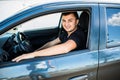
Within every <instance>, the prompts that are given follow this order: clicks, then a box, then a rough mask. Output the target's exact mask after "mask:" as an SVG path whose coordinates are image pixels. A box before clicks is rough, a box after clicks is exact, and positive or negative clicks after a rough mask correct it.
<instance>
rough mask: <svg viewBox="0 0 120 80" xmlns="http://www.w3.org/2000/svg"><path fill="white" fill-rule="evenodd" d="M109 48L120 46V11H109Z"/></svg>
mask: <svg viewBox="0 0 120 80" xmlns="http://www.w3.org/2000/svg"><path fill="white" fill-rule="evenodd" d="M107 31H108V32H107V47H112V46H117V45H120V9H115V8H113V9H110V8H108V9H107Z"/></svg>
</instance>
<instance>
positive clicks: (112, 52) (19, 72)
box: [0, 1, 120, 80]
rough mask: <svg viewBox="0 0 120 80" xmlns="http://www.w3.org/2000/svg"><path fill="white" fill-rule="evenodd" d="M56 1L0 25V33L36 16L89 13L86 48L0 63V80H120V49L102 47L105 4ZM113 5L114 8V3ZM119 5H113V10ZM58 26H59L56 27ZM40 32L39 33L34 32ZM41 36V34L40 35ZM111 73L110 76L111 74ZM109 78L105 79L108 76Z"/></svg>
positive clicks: (104, 35)
mask: <svg viewBox="0 0 120 80" xmlns="http://www.w3.org/2000/svg"><path fill="white" fill-rule="evenodd" d="M88 3H89V2H79V1H77V2H58V3H51V4H45V5H39V6H36V7H33V8H30V9H28V10H25V11H23V12H20V13H18V14H16V15H14V16H12V17H10V18H9V19H6V20H5V21H3V22H1V23H0V34H2V33H4V32H6V31H7V30H9V29H11V28H13V27H15V26H17V25H19V24H21V23H23V22H26V21H28V20H31V19H33V18H36V17H38V16H42V15H45V14H49V13H55V12H61V11H69V10H86V9H87V10H90V24H89V32H88V43H87V46H88V47H87V49H84V50H78V51H72V52H69V53H67V54H64V55H56V56H49V57H38V58H34V59H29V60H23V61H20V62H18V63H16V62H11V61H10V62H5V63H2V64H0V79H1V80H7V79H8V80H20V79H22V80H29V79H32V80H38V79H42V80H114V79H120V77H119V72H118V70H119V69H120V68H119V66H120V54H119V53H120V50H119V46H118V47H115V48H106V27H105V26H106V20H105V17H106V16H105V15H106V14H105V10H106V5H108V4H107V3H105V4H98V3H89V4H88ZM114 6H116V5H115V4H114ZM118 6H119V5H118V4H117V7H118ZM58 26H59V25H58ZM38 33H40V32H38ZM41 35H42V33H41ZM113 72H114V73H115V72H116V74H114V75H112V73H113ZM108 76H109V77H108Z"/></svg>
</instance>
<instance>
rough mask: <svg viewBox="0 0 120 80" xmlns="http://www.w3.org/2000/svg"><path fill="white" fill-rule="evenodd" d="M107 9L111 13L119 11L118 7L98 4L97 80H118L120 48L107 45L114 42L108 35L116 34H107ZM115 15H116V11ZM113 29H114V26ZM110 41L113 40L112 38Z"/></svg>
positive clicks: (119, 77) (119, 73)
mask: <svg viewBox="0 0 120 80" xmlns="http://www.w3.org/2000/svg"><path fill="white" fill-rule="evenodd" d="M110 6H111V7H110ZM107 9H113V10H112V12H111V13H113V12H114V13H115V11H114V9H119V5H116V4H109V6H107V5H105V4H100V44H99V70H98V80H119V79H120V71H119V70H120V46H119V44H117V45H115V46H109V45H108V44H109V43H112V42H114V41H110V39H109V38H110V37H109V35H111V34H112V33H114V34H115V33H116V32H114V30H113V29H112V30H111V33H109V31H108V25H109V24H108V21H107V20H108V19H107V18H108V17H110V15H109V16H108V15H107V14H108V13H107ZM109 13H110V12H109ZM116 13H117V10H116ZM114 17H115V16H114ZM110 18H111V17H110ZM111 20H112V19H111ZM116 21H117V20H115V22H116ZM111 24H113V23H111ZM109 26H111V25H109ZM119 26H120V25H119ZM119 26H117V27H119ZM113 28H115V26H114V27H113ZM114 36H116V35H114ZM118 39H119V38H118ZM111 40H114V38H113V39H111ZM118 41H119V40H118Z"/></svg>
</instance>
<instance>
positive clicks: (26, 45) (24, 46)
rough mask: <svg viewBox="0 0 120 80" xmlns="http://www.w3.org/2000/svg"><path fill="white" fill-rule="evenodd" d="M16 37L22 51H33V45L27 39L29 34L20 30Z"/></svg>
mask: <svg viewBox="0 0 120 80" xmlns="http://www.w3.org/2000/svg"><path fill="white" fill-rule="evenodd" d="M16 38H17V43H18V45H19V47H20V49H21V50H20V51H24V52H30V51H32V45H31V44H30V41H29V40H28V39H27V36H26V35H25V34H24V33H22V32H18V33H17V34H16Z"/></svg>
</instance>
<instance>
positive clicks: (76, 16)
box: [62, 11, 79, 19]
mask: <svg viewBox="0 0 120 80" xmlns="http://www.w3.org/2000/svg"><path fill="white" fill-rule="evenodd" d="M69 14H73V15H74V16H75V18H76V19H79V17H78V13H77V12H76V11H68V12H63V13H62V16H66V15H69Z"/></svg>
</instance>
